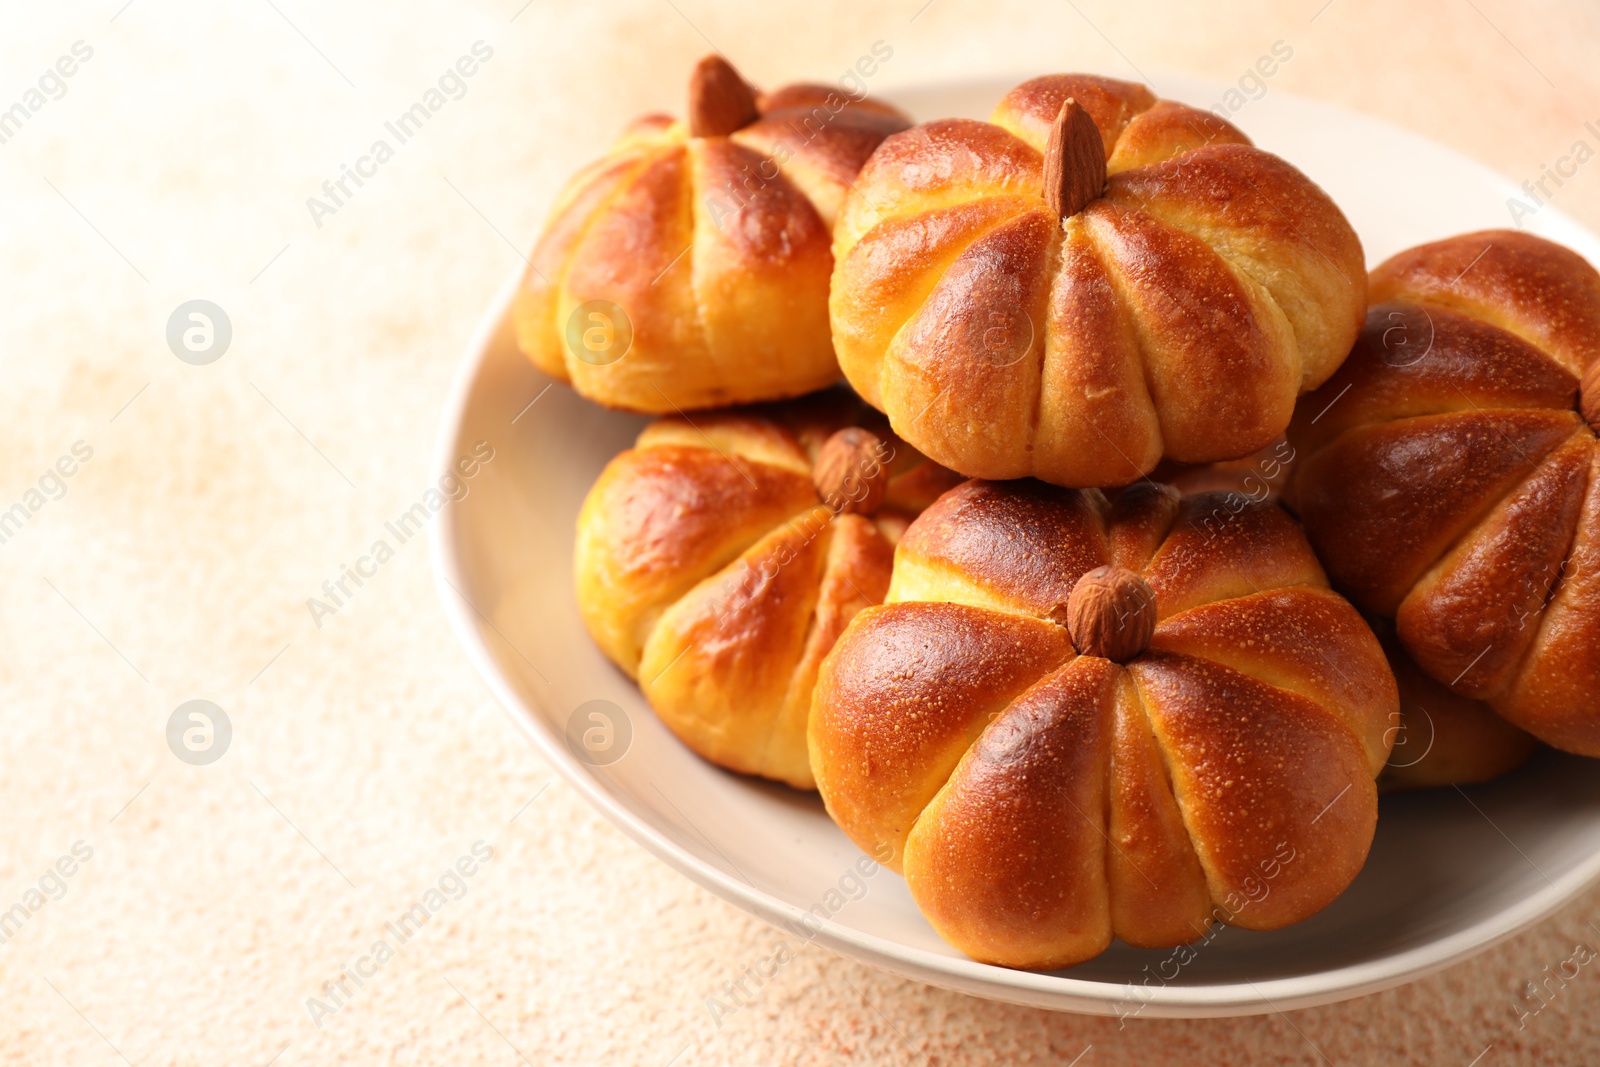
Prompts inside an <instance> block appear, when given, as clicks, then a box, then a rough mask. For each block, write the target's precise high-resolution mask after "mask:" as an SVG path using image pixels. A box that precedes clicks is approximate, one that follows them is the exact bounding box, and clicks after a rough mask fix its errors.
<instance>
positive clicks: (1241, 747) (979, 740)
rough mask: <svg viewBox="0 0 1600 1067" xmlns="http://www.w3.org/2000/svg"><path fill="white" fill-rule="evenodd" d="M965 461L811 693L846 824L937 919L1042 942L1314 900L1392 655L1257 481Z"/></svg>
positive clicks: (1293, 910)
mask: <svg viewBox="0 0 1600 1067" xmlns="http://www.w3.org/2000/svg"><path fill="white" fill-rule="evenodd" d="M1220 495H1221V494H1202V495H1199V496H1193V497H1184V496H1182V495H1181V494H1179V493H1178V491H1177V490H1175V489H1172V488H1170V487H1166V486H1157V485H1155V484H1154V483H1151V482H1143V483H1140V484H1138V485H1136V486H1133V487H1131V488H1129V489H1126V490H1124V491H1122V492H1121V493H1119V494H1116V495H1115V497H1114V498H1108V496H1107V495H1105V494H1103V493H1101V492H1100V491H1099V490H1092V489H1091V490H1068V489H1060V488H1056V487H1054V486H1048V485H1043V484H1041V483H1039V482H1035V481H1023V482H1010V483H993V482H984V481H972V482H967V483H964V484H963V485H961V486H958V487H957V488H955V489H952V490H951V491H950V492H948V493H946V494H945V495H944V496H943V497H941V498H940V499H939V500H938V501H937V502H935V503H934V504H933V505H932V506H931V507H929V508H928V509H927V510H926V511H924V512H923V513H922V515H921V516H920V517H919V518H918V519H917V520H916V521H915V522H913V523H912V524H911V526H910V527H909V528H908V529H907V530H906V532H905V534H904V536H902V538H901V539H900V545H899V547H898V548H897V549H896V553H895V569H894V578H893V581H892V583H891V584H890V587H889V593H888V596H887V598H886V600H885V602H884V604H883V605H882V606H880V607H873V608H867V609H866V610H864V611H862V612H861V613H860V614H858V615H857V616H856V617H855V619H854V620H852V622H851V623H850V625H849V627H848V628H846V630H845V632H844V634H843V635H842V636H841V637H840V638H839V640H838V643H837V644H836V645H835V646H834V649H833V652H832V653H831V654H830V655H829V656H828V658H827V659H826V660H825V661H824V663H823V666H822V670H821V672H820V674H819V675H818V679H817V685H816V694H815V696H814V698H813V702H812V712H811V724H810V738H811V764H812V770H813V772H814V774H815V776H816V780H817V786H818V788H819V789H820V790H821V792H822V798H823V801H824V802H825V803H826V805H827V808H828V811H829V813H830V814H831V815H832V816H833V818H834V820H835V821H836V822H838V824H839V826H840V827H841V828H842V829H843V830H844V832H845V833H846V834H847V835H849V837H850V838H851V839H852V840H853V841H855V842H856V843H857V844H858V845H859V846H861V847H862V848H863V849H865V850H867V851H868V852H870V853H872V854H873V855H875V856H885V855H886V856H888V857H889V859H888V860H887V861H886V862H887V865H888V866H890V867H892V868H894V869H896V870H899V871H901V872H902V873H903V874H904V875H905V878H906V882H907V884H908V886H909V888H910V890H911V895H912V897H913V899H915V900H916V902H917V905H918V906H919V907H920V908H921V909H922V912H923V914H924V915H925V916H927V918H928V920H929V921H930V922H931V923H932V925H933V927H934V929H936V930H937V931H938V932H939V933H940V934H941V935H942V936H943V937H944V938H945V939H946V940H947V941H949V942H950V943H951V944H952V945H954V946H955V947H956V948H959V949H961V950H962V951H963V952H966V953H967V954H969V955H971V956H973V957H974V958H976V959H978V960H981V961H984V962H989V963H998V964H1004V965H1007V966H1012V967H1027V968H1041V969H1044V968H1055V967H1063V966H1069V965H1071V964H1075V963H1080V962H1082V961H1084V960H1087V959H1089V958H1091V957H1093V956H1095V955H1097V954H1099V953H1100V952H1101V951H1103V950H1104V949H1105V948H1106V946H1107V945H1108V944H1109V943H1110V941H1111V939H1112V937H1113V936H1115V937H1119V938H1121V939H1122V940H1124V941H1126V942H1128V943H1129V944H1132V945H1136V946H1141V947H1147V948H1154V947H1167V946H1176V945H1180V944H1184V943H1187V942H1189V941H1193V940H1195V939H1197V938H1199V937H1201V936H1203V935H1204V934H1205V933H1206V932H1207V930H1208V929H1209V927H1210V924H1211V923H1212V922H1213V921H1214V920H1215V919H1218V918H1220V919H1222V921H1225V922H1228V923H1230V924H1233V925H1237V926H1242V927H1245V928H1248V929H1254V930H1269V929H1275V928H1278V927H1281V926H1285V925H1288V924H1290V923H1294V922H1298V921H1299V920H1301V919H1304V918H1306V917H1307V916H1309V915H1311V914H1313V913H1315V912H1317V911H1319V910H1320V909H1322V908H1323V907H1325V906H1326V905H1327V904H1328V903H1329V902H1330V901H1332V900H1333V899H1334V898H1335V897H1337V896H1338V895H1339V894H1340V893H1341V892H1343V891H1344V889H1345V887H1346V886H1347V885H1349V883H1350V881H1351V879H1352V878H1354V877H1355V875H1356V873H1357V872H1358V871H1359V870H1360V869H1361V866H1362V864H1363V863H1364V862H1365V860H1366V855H1367V850H1368V848H1369V847H1370V845H1371V842H1372V835H1373V830H1374V827H1375V825H1376V821H1377V812H1378V809H1377V790H1376V788H1375V786H1374V779H1375V777H1376V776H1377V774H1378V772H1379V771H1380V770H1381V769H1382V768H1383V766H1384V761H1385V759H1386V758H1387V757H1388V754H1389V745H1390V742H1391V740H1392V733H1391V731H1390V729H1389V727H1390V724H1391V720H1392V715H1393V713H1394V712H1395V710H1396V708H1397V697H1396V694H1395V685H1394V677H1393V675H1391V674H1390V672H1389V668H1388V666H1387V664H1386V663H1385V662H1384V658H1383V651H1382V649H1381V648H1380V647H1379V645H1378V642H1377V639H1376V638H1375V637H1374V636H1373V634H1372V631H1371V630H1370V629H1368V627H1367V625H1366V623H1364V622H1363V621H1362V619H1361V617H1360V615H1358V614H1357V613H1356V611H1355V609H1354V608H1352V607H1351V606H1350V605H1349V604H1348V603H1346V602H1345V601H1344V600H1343V599H1342V598H1341V597H1339V596H1338V595H1337V594H1335V593H1333V592H1332V591H1330V590H1329V588H1328V585H1327V581H1326V579H1325V578H1324V577H1323V573H1322V568H1321V567H1319V566H1318V565H1317V561H1316V558H1315V557H1314V556H1313V555H1312V553H1311V546H1310V545H1309V544H1307V542H1306V539H1305V536H1304V535H1303V534H1302V533H1301V532H1300V529H1299V527H1297V526H1296V525H1295V523H1294V520H1292V519H1291V518H1290V517H1289V516H1288V514H1286V513H1285V512H1284V511H1283V510H1282V509H1281V508H1279V507H1277V506H1276V505H1273V504H1251V505H1249V506H1247V507H1244V508H1243V509H1241V510H1239V511H1238V512H1236V513H1232V514H1230V515H1229V516H1228V518H1227V519H1226V521H1224V522H1221V523H1219V524H1217V525H1215V526H1214V527H1210V528H1208V527H1206V526H1205V525H1204V524H1203V519H1204V518H1205V517H1206V516H1209V515H1211V514H1213V513H1214V512H1215V511H1217V509H1218V506H1219V500H1218V497H1220Z"/></svg>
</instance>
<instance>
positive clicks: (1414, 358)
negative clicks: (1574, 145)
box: [1289, 230, 1600, 756]
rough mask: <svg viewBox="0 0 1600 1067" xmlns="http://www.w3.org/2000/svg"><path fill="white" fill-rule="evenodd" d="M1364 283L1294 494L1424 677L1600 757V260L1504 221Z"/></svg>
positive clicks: (1309, 524)
mask: <svg viewBox="0 0 1600 1067" xmlns="http://www.w3.org/2000/svg"><path fill="white" fill-rule="evenodd" d="M1371 286H1372V296H1373V299H1374V301H1375V304H1374V306H1373V308H1372V310H1371V311H1370V312H1369V314H1368V316H1367V325H1366V328H1365V330H1364V331H1363V333H1362V335H1361V338H1360V340H1359V341H1358V342H1357V343H1356V346H1355V349H1354V351H1352V352H1351V354H1350V358H1349V360H1347V361H1346V363H1345V364H1344V366H1343V367H1342V368H1341V369H1340V370H1339V372H1338V373H1337V374H1336V375H1334V377H1333V378H1331V379H1330V380H1329V381H1328V382H1327V384H1326V385H1324V386H1323V387H1322V388H1321V389H1320V390H1318V391H1317V392H1315V393H1313V394H1311V395H1309V396H1307V397H1305V398H1304V400H1302V401H1301V404H1300V407H1299V411H1298V412H1297V414H1296V417H1295V422H1294V425H1293V426H1292V427H1291V428H1290V431H1289V435H1290V440H1291V441H1292V442H1293V443H1294V445H1295V447H1296V449H1297V450H1298V451H1299V452H1300V454H1301V459H1300V463H1299V465H1298V467H1297V469H1296V472H1295V475H1294V480H1293V482H1292V484H1291V487H1290V495H1289V499H1290V501H1291V503H1292V504H1293V506H1294V507H1295V508H1296V509H1297V510H1298V512H1299V514H1300V516H1301V519H1302V520H1303V521H1304V523H1305V526H1306V530H1307V533H1308V534H1309V535H1310V537H1311V540H1312V543H1313V544H1314V545H1316V547H1317V551H1318V554H1319V555H1320V557H1321V559H1322V561H1323V563H1324V565H1325V566H1326V567H1327V568H1328V572H1329V574H1330V575H1331V576H1332V577H1333V580H1334V582H1335V584H1337V585H1339V586H1340V587H1341V588H1342V589H1343V590H1345V591H1346V592H1347V593H1348V594H1349V596H1350V598H1351V599H1352V600H1353V601H1355V603H1356V604H1357V605H1358V606H1360V607H1361V608H1362V609H1364V610H1366V611H1368V612H1370V613H1372V614H1374V615H1380V616H1386V617H1393V618H1394V619H1395V623H1396V630H1397V632H1398V634H1399V637H1400V640H1401V643H1402V644H1403V645H1404V646H1405V648H1406V650H1407V651H1408V652H1409V653H1410V654H1411V656H1412V657H1413V658H1414V659H1415V660H1416V662H1417V665H1418V666H1420V667H1421V668H1422V669H1423V670H1424V671H1425V672H1427V673H1428V674H1429V675H1430V676H1432V677H1433V678H1435V679H1437V680H1439V681H1440V682H1443V683H1444V684H1446V685H1448V686H1450V687H1451V688H1452V689H1454V690H1455V691H1456V692H1457V693H1460V694H1461V695H1463V696H1467V697H1471V698H1473V699H1476V700H1483V701H1486V702H1487V703H1488V704H1489V705H1490V706H1492V707H1493V708H1494V709H1495V710H1496V711H1498V712H1499V713H1500V714H1501V715H1503V716H1505V717H1506V718H1507V719H1509V720H1510V721H1511V722H1512V723H1514V724H1516V725H1517V726H1519V727H1521V728H1522V729H1524V730H1527V731H1528V732H1529V733H1531V734H1533V735H1534V736H1535V737H1538V738H1539V739H1540V740H1542V741H1545V742H1547V743H1548V744H1552V745H1555V746H1556V747H1558V748H1563V749H1566V750H1568V751H1570V752H1576V753H1580V754H1583V755H1588V756H1600V477H1597V473H1600V468H1597V464H1600V456H1597V449H1596V447H1595V434H1594V431H1593V430H1592V429H1590V427H1589V425H1588V424H1587V423H1585V421H1584V418H1583V416H1582V415H1581V414H1580V412H1579V410H1578V408H1579V381H1580V379H1581V377H1582V376H1583V374H1584V372H1585V371H1586V370H1588V369H1589V368H1590V367H1591V366H1592V365H1593V364H1594V362H1595V360H1596V357H1597V356H1600V274H1597V273H1596V272H1595V270H1594V268H1593V267H1591V266H1590V265H1589V264H1588V263H1587V262H1585V261H1584V260H1583V258H1582V257H1580V256H1578V255H1577V254H1576V253H1574V252H1571V251H1569V250H1567V249H1565V248H1562V247H1560V246H1559V245H1555V244H1552V243H1550V242H1549V241H1545V240H1542V239H1540V238H1537V237H1533V236H1531V235H1529V234H1523V233H1516V232H1512V231H1508V230H1493V231H1487V232H1484V233H1473V234H1466V235H1463V236H1460V237H1453V238H1450V239H1448V240H1445V241H1439V242H1436V243H1434V244H1430V245H1423V246H1422V247H1420V248H1414V249H1411V250H1410V251H1407V252H1402V253H1400V254H1399V255H1398V256H1395V257H1394V258H1393V259H1391V260H1389V261H1388V262H1386V263H1384V264H1382V265H1380V266H1379V267H1378V268H1377V269H1376V270H1375V271H1373V273H1372V279H1371ZM1592 399H1600V398H1592Z"/></svg>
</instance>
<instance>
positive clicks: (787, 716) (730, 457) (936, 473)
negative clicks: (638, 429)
mask: <svg viewBox="0 0 1600 1067" xmlns="http://www.w3.org/2000/svg"><path fill="white" fill-rule="evenodd" d="M958 480H959V479H957V478H956V477H955V476H954V475H952V474H951V473H950V472H949V471H946V470H943V469H941V468H939V467H937V466H935V465H934V464H932V463H929V462H927V461H926V460H925V459H923V458H922V457H921V456H919V455H917V454H916V453H915V452H913V451H912V450H911V449H909V448H907V447H906V445H905V444H904V443H903V442H901V441H899V440H898V439H896V438H895V437H894V435H893V434H891V433H890V432H889V429H888V427H887V426H885V425H884V424H883V417H882V416H880V415H878V413H877V412H875V411H872V410H871V409H870V408H867V407H866V405H864V404H862V403H861V402H860V401H859V400H857V399H856V398H855V397H854V396H851V395H850V394H848V393H847V392H845V391H844V390H842V389H838V390H829V391H828V392H825V393H822V394H819V395H816V396H812V397H806V398H804V399H803V400H795V401H787V402H783V403H776V404H766V405H760V406H756V407H751V408H745V409H733V410H729V411H723V412H717V413H715V414H706V415H699V416H696V417H695V418H694V420H693V421H692V422H691V421H689V420H688V419H686V418H683V417H679V416H672V417H669V418H665V419H660V420H658V421H657V422H655V423H652V424H651V425H650V426H648V427H646V428H645V430H644V432H643V433H641V434H640V435H639V439H638V442H637V443H636V444H635V445H634V447H633V448H631V449H629V450H628V451H626V452H623V453H622V454H621V455H619V456H617V457H616V458H615V459H613V460H612V461H611V462H610V464H608V465H607V466H606V469H605V471H604V472H603V473H602V474H601V475H600V478H599V480H598V481H597V482H596V483H595V485H594V487H593V488H592V489H591V490H590V491H589V495H588V497H587V498H586V499H585V500H584V503H583V508H582V510H581V511H580V512H579V515H578V537H577V550H576V562H575V565H574V570H575V573H576V578H577V587H578V607H579V610H580V612H581V613H582V615H583V620H584V623H585V624H586V625H587V626H588V629H589V632H590V634H591V635H593V637H594V639H595V641H596V643H598V644H599V646H600V648H601V650H602V651H603V652H605V654H606V655H607V656H609V657H610V658H611V660H612V661H613V662H615V663H616V664H617V666H619V667H621V668H622V669H623V670H624V671H626V672H627V673H628V674H629V675H630V676H632V677H634V678H636V679H637V680H638V682H639V687H640V689H642V690H643V692H644V696H645V698H646V699H647V700H648V701H649V702H650V704H651V706H652V707H654V708H655V710H656V712H657V714H659V715H660V716H661V719H662V721H664V722H665V723H666V724H667V726H668V727H669V728H671V730H672V731H673V732H674V733H675V734H677V735H678V737H679V738H681V739H682V740H683V742H684V743H685V744H687V745H688V746H689V747H690V748H692V749H694V750H695V751H696V752H698V753H699V754H700V755H701V756H704V757H705V758H706V759H708V760H710V761H711V762H713V763H717V764H719V765H721V766H724V767H728V768H730V769H732V770H736V771H742V772H744V773H746V774H757V775H762V776H764V777H767V778H775V779H777V780H779V781H783V782H787V783H788V784H790V785H792V786H795V787H797V788H802V789H809V788H811V787H812V780H811V767H810V762H809V760H808V758H807V754H806V716H807V714H808V713H809V710H810V707H811V687H812V684H813V683H814V681H815V679H816V674H817V665H818V664H819V663H820V662H821V660H822V657H823V656H824V655H825V654H826V653H827V652H828V650H829V649H830V648H832V647H833V641H834V638H836V637H837V636H838V635H839V632H840V631H841V630H842V629H844V625H845V623H847V622H849V621H850V619H851V617H852V616H853V615H854V614H855V613H856V612H857V611H859V610H861V609H862V608H863V607H866V606H867V605H869V604H876V603H878V602H879V601H881V600H882V599H883V595H884V593H885V592H886V591H887V590H888V588H889V572H890V568H891V567H892V566H893V561H894V543H895V541H896V540H897V539H898V538H899V536H900V533H901V531H902V530H904V529H905V527H906V524H907V523H908V522H910V521H911V519H912V517H914V516H915V515H916V514H917V512H919V511H921V510H922V508H923V507H924V506H926V505H927V504H929V503H931V502H932V501H933V500H934V499H935V498H937V497H938V496H939V494H940V493H942V492H944V490H945V489H947V488H949V487H950V486H951V485H953V484H955V482H956V481H958Z"/></svg>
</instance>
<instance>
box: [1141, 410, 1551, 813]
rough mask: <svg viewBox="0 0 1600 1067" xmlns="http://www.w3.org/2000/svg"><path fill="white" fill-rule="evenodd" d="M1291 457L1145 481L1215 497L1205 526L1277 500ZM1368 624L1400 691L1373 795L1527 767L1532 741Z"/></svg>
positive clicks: (1165, 473)
mask: <svg viewBox="0 0 1600 1067" xmlns="http://www.w3.org/2000/svg"><path fill="white" fill-rule="evenodd" d="M1295 458H1296V453H1295V450H1294V446H1293V445H1291V444H1290V443H1289V442H1288V440H1287V439H1284V440H1279V441H1277V442H1275V443H1273V444H1272V445H1269V446H1268V447H1266V448H1264V449H1262V450H1261V451H1260V452H1258V453H1256V454H1255V455H1253V456H1248V457H1246V458H1245V459H1241V460H1233V461H1231V462H1226V463H1211V464H1205V465H1200V466H1179V465H1176V464H1167V463H1163V464H1162V465H1161V466H1160V467H1158V468H1157V469H1156V470H1155V471H1153V472H1151V475H1150V477H1151V478H1152V479H1153V480H1156V481H1161V482H1166V483H1167V484H1168V485H1171V486H1173V487H1175V488H1176V489H1178V490H1179V491H1180V492H1183V493H1220V494H1222V496H1221V501H1222V505H1223V506H1222V507H1220V508H1215V509H1213V511H1214V513H1213V514H1212V515H1208V516H1206V518H1205V519H1203V520H1202V523H1201V525H1202V527H1204V528H1207V529H1209V528H1211V527H1214V526H1215V525H1216V524H1218V523H1220V522H1224V521H1226V519H1227V517H1228V516H1229V515H1231V514H1233V513H1234V512H1236V511H1238V510H1239V509H1241V508H1244V507H1247V506H1249V504H1251V503H1252V502H1259V501H1263V500H1277V499H1279V498H1280V496H1281V494H1282V490H1283V489H1284V488H1285V487H1286V486H1287V485H1288V483H1289V480H1290V476H1291V474H1292V473H1293V471H1294V461H1295ZM1368 623H1369V625H1371V627H1372V630H1373V632H1374V633H1375V634H1377V636H1378V641H1379V643H1380V644H1382V645H1383V651H1384V654H1385V655H1386V656H1387V657H1388V659H1389V667H1390V669H1391V670H1392V671H1393V672H1394V676H1395V683H1396V685H1398V687H1399V691H1400V710H1399V712H1398V713H1396V715H1395V717H1394V718H1392V719H1390V721H1389V729H1388V733H1389V734H1390V735H1391V736H1392V741H1393V750H1392V751H1391V752H1390V754H1389V762H1388V764H1387V765H1386V766H1385V767H1384V769H1383V773H1381V774H1380V775H1378V791H1379V792H1384V791H1394V790H1402V789H1429V788H1436V787H1439V786H1447V785H1470V784H1475V783H1479V782H1487V781H1490V780H1491V779H1494V778H1498V777H1500V776H1501V775H1503V774H1508V773H1510V772H1511V771H1514V770H1516V769H1517V768H1518V767H1520V766H1522V764H1524V763H1526V762H1527V760H1528V757H1529V756H1531V755H1532V754H1533V751H1534V749H1535V748H1537V747H1538V742H1536V741H1535V740H1534V738H1533V737H1532V736H1530V735H1529V734H1527V733H1524V732H1523V731H1521V730H1519V729H1517V728H1516V727H1515V726H1512V725H1511V724H1510V723H1509V722H1507V721H1506V720H1505V719H1502V718H1501V717H1500V716H1499V715H1497V714H1495V712H1494V710H1493V709H1492V708H1490V707H1489V706H1488V705H1487V704H1485V703H1483V702H1482V701H1478V700H1472V699H1470V698H1468V697H1464V696H1460V695H1458V694H1456V693H1452V692H1451V691H1450V690H1449V689H1448V688H1446V687H1445V686H1443V685H1441V684H1439V683H1438V682H1436V681H1434V680H1433V679H1432V678H1429V677H1428V676H1427V675H1425V674H1423V673H1422V671H1421V670H1420V669H1419V668H1418V667H1417V665H1416V664H1415V663H1413V662H1412V661H1411V657H1410V656H1408V655H1406V652H1405V650H1404V649H1403V648H1401V647H1400V644H1399V641H1398V640H1397V639H1396V638H1395V636H1394V627H1393V625H1392V624H1391V623H1388V622H1385V621H1383V620H1379V619H1369V620H1368Z"/></svg>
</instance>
